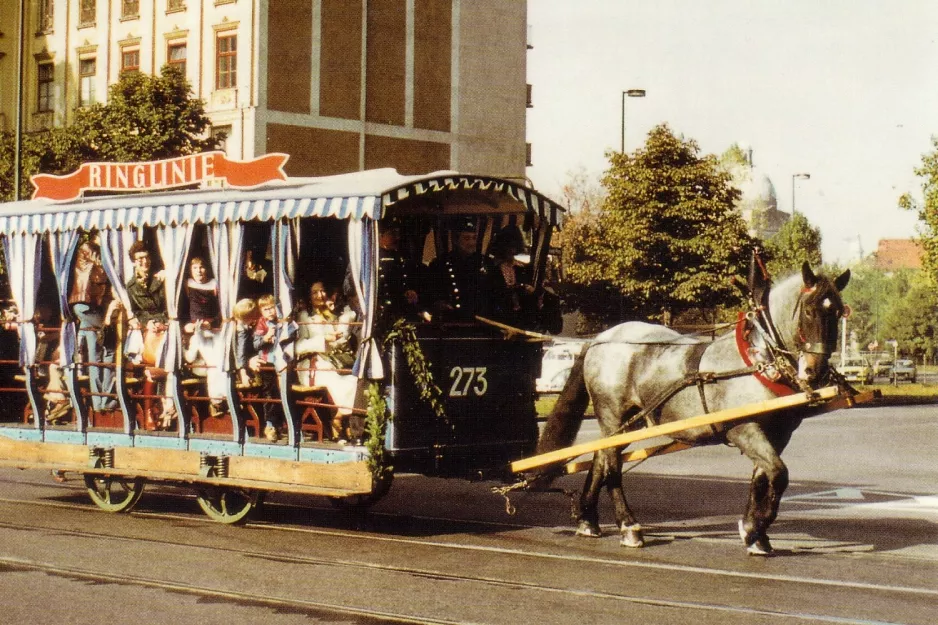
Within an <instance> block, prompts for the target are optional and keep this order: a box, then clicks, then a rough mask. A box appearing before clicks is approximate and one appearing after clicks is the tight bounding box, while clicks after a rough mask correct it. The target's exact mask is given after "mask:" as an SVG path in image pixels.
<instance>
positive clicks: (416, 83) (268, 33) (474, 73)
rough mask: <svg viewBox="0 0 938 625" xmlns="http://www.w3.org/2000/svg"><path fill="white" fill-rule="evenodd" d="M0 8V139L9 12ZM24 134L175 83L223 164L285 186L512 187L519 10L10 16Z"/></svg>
mask: <svg viewBox="0 0 938 625" xmlns="http://www.w3.org/2000/svg"><path fill="white" fill-rule="evenodd" d="M20 1H21V0H0V130H6V131H11V130H13V127H14V123H15V102H16V100H15V85H16V80H17V43H18V7H19V4H20ZM22 2H23V3H24V5H25V7H26V28H25V35H26V36H25V41H24V44H25V55H24V59H25V61H24V72H23V73H24V77H23V78H24V80H23V96H24V108H23V111H24V116H23V126H24V130H25V131H26V132H30V131H37V130H42V129H44V128H49V127H52V126H62V125H66V124H68V123H69V122H70V120H71V119H72V118H73V116H74V114H75V113H74V112H75V110H76V109H77V108H79V107H81V106H85V105H88V104H91V103H93V102H104V101H105V100H106V98H107V89H108V86H109V85H110V84H113V83H114V82H116V81H117V80H118V79H119V77H120V75H121V73H123V72H128V71H140V72H146V73H151V74H155V73H158V72H159V71H160V68H161V67H162V66H163V65H165V64H167V63H168V64H176V65H178V66H179V67H180V68H181V69H183V71H184V73H185V75H186V77H187V79H188V80H189V82H190V84H191V85H192V89H193V93H194V96H195V97H197V98H200V99H202V100H204V101H205V104H206V112H207V114H208V116H209V118H210V119H211V122H212V128H213V132H215V133H224V134H225V135H226V137H227V139H226V140H225V145H224V149H225V151H226V152H227V154H228V155H229V156H230V157H232V158H237V159H249V158H252V157H254V156H257V155H259V154H264V153H269V152H285V153H287V154H290V155H291V158H290V161H289V162H288V164H287V168H286V169H287V172H288V173H289V174H290V175H293V176H313V175H329V174H336V173H342V172H347V171H355V170H361V169H372V168H377V167H395V168H396V169H398V171H400V172H401V173H405V174H412V173H424V172H428V171H434V170H439V169H454V170H458V171H464V172H467V173H478V174H490V175H496V176H503V177H512V178H523V177H524V174H525V166H526V164H527V160H528V153H529V150H528V146H527V145H526V141H525V126H526V108H527V106H528V93H529V91H528V88H527V86H526V67H527V63H526V56H527V42H526V35H527V3H526V2H525V1H524V0H22Z"/></svg>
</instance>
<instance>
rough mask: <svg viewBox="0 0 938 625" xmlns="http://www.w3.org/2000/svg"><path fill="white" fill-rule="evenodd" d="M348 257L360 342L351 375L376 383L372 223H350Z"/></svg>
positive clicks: (378, 365)
mask: <svg viewBox="0 0 938 625" xmlns="http://www.w3.org/2000/svg"><path fill="white" fill-rule="evenodd" d="M348 253H349V266H350V269H351V274H352V281H353V282H354V283H355V294H356V295H357V296H358V301H359V303H360V304H361V309H362V319H361V321H362V333H361V335H362V340H361V343H360V344H359V346H358V354H357V357H356V359H355V364H354V365H353V366H352V373H354V374H355V375H357V376H358V377H359V378H368V379H372V380H380V379H381V378H383V377H384V365H383V364H382V362H381V350H380V348H379V346H378V341H377V340H376V339H375V337H374V336H373V334H372V333H373V332H374V327H375V313H376V308H377V306H376V302H377V300H378V292H377V286H378V227H377V222H376V221H375V220H373V219H363V220H361V221H358V222H354V221H353V222H350V223H349V228H348Z"/></svg>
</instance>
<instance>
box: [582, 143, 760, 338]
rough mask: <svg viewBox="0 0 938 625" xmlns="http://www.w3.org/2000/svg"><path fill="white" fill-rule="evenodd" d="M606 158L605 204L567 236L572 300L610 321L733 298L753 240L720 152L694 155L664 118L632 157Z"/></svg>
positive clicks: (664, 316) (658, 315) (669, 314)
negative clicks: (719, 160)
mask: <svg viewBox="0 0 938 625" xmlns="http://www.w3.org/2000/svg"><path fill="white" fill-rule="evenodd" d="M608 157H609V159H610V166H609V168H608V169H607V170H606V172H605V175H604V176H603V186H604V187H605V188H606V191H607V196H606V199H605V201H604V202H603V205H602V210H601V211H600V212H599V213H598V214H589V215H588V216H585V217H584V218H583V219H581V220H579V221H574V223H573V224H571V225H570V226H569V227H568V231H567V232H565V233H564V241H565V249H564V269H565V278H566V279H567V280H568V281H569V283H570V285H571V287H572V288H571V289H570V290H569V291H579V293H578V297H576V298H575V299H578V300H579V301H580V302H584V303H587V304H589V305H590V306H591V308H592V314H594V315H601V316H602V318H603V320H604V321H606V322H609V321H614V320H621V319H623V318H648V319H657V320H663V321H665V322H666V323H667V322H668V321H669V320H670V319H671V318H673V317H675V316H676V315H679V314H681V313H683V312H685V311H690V310H693V309H714V308H716V307H718V306H735V305H737V304H738V303H739V301H740V296H741V292H740V291H739V289H738V288H737V287H736V286H735V284H734V278H735V277H736V276H740V275H743V274H745V272H746V269H747V267H748V259H749V253H750V250H751V246H752V242H751V239H750V237H749V235H748V234H747V230H746V225H745V223H744V222H743V220H742V218H741V217H740V216H739V214H738V213H737V212H736V211H735V210H734V208H733V205H734V202H735V201H736V199H737V198H738V195H739V191H737V190H736V189H735V188H733V187H732V186H731V185H730V176H729V174H728V173H726V171H725V170H724V169H723V168H721V167H720V166H719V164H718V162H717V159H716V157H714V156H712V155H708V156H705V157H700V156H699V147H698V146H697V144H696V142H694V141H692V140H685V139H683V138H679V137H676V136H675V135H674V134H673V133H672V132H671V129H670V128H669V127H668V126H667V125H661V126H658V127H656V128H654V129H652V131H651V132H650V133H649V135H648V139H647V141H646V143H645V145H644V146H643V148H640V149H639V150H637V151H636V152H635V153H634V154H631V155H630V154H622V153H619V152H610V153H609V154H608ZM569 291H568V295H570V293H569ZM574 295H577V294H576V293H574Z"/></svg>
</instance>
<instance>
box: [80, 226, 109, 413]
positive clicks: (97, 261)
mask: <svg viewBox="0 0 938 625" xmlns="http://www.w3.org/2000/svg"><path fill="white" fill-rule="evenodd" d="M111 301H112V291H111V285H110V283H109V282H108V279H107V275H106V274H105V272H104V267H103V266H102V264H101V251H100V248H99V247H98V246H97V245H96V244H94V243H92V242H90V241H84V242H83V243H82V244H81V245H79V246H78V250H77V251H76V253H75V267H74V269H73V270H72V287H71V289H70V291H69V295H68V303H69V306H71V309H72V313H73V314H74V315H75V318H76V319H78V345H77V346H76V347H77V349H78V353H79V354H82V355H83V356H84V358H85V359H86V362H87V363H89V365H88V383H89V386H90V387H91V393H92V395H91V406H92V408H93V409H94V410H95V411H102V410H116V409H117V407H118V404H117V399H116V398H114V397H105V396H104V395H103V393H107V394H113V393H114V383H115V379H114V370H113V369H112V368H111V367H102V366H98V365H99V363H104V364H109V363H113V362H114V347H115V345H114V344H112V343H111V341H110V340H107V339H110V338H111V336H110V335H111V333H110V332H109V333H107V335H106V333H105V323H104V314H105V311H106V310H107V309H108V308H109V306H110V303H111Z"/></svg>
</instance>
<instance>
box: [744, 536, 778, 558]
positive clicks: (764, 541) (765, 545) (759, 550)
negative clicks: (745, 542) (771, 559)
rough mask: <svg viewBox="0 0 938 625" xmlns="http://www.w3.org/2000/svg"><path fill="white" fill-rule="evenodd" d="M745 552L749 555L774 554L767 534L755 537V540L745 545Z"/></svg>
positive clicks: (764, 555) (763, 555)
mask: <svg viewBox="0 0 938 625" xmlns="http://www.w3.org/2000/svg"><path fill="white" fill-rule="evenodd" d="M746 553H748V554H749V555H751V556H762V557H766V556H774V555H775V550H774V549H772V543H770V542H769V537H768V536H760V537H759V538H757V539H756V542H754V543H752V544H751V545H749V546H748V547H746Z"/></svg>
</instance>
